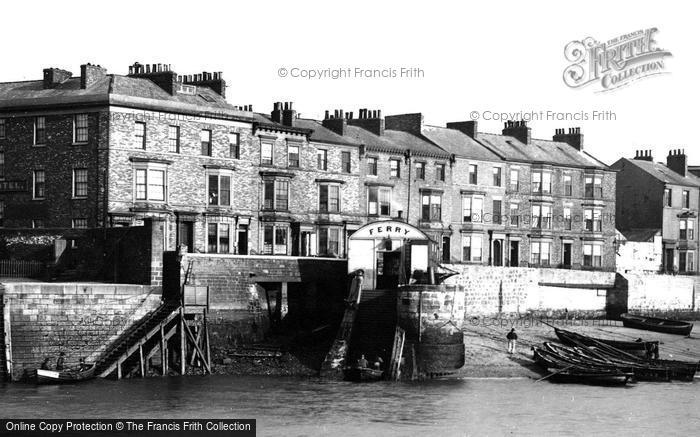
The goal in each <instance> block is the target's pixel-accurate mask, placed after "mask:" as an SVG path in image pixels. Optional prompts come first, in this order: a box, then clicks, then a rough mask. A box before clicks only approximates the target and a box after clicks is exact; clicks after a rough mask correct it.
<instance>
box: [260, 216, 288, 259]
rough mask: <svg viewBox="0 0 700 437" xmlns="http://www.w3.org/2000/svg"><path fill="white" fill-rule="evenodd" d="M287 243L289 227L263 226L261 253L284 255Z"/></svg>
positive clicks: (280, 225) (278, 225)
mask: <svg viewBox="0 0 700 437" xmlns="http://www.w3.org/2000/svg"><path fill="white" fill-rule="evenodd" d="M288 241H289V226H288V225H286V224H272V223H270V224H265V225H263V246H262V247H263V253H264V254H266V255H286V254H287V249H288Z"/></svg>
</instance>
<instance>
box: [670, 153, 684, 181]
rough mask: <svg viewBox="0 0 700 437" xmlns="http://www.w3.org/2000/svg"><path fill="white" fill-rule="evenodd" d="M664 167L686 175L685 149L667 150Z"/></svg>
mask: <svg viewBox="0 0 700 437" xmlns="http://www.w3.org/2000/svg"><path fill="white" fill-rule="evenodd" d="M666 167H668V168H670V169H671V170H673V171H675V172H676V173H678V174H679V175H681V176H683V177H686V176H687V175H688V156H687V155H686V154H685V149H675V150H669V152H668V156H667V157H666Z"/></svg>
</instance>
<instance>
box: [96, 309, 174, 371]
mask: <svg viewBox="0 0 700 437" xmlns="http://www.w3.org/2000/svg"><path fill="white" fill-rule="evenodd" d="M181 313H182V310H181V307H180V305H179V303H173V302H164V303H163V304H162V305H161V306H160V307H158V308H157V309H156V310H154V311H152V312H150V313H149V314H147V315H146V316H145V317H144V318H143V319H141V321H140V322H138V323H136V324H134V326H132V327H131V328H130V329H128V330H127V331H126V332H125V333H124V334H122V335H121V336H120V337H119V338H117V339H116V340H115V341H114V342H113V343H112V345H111V346H110V347H108V348H107V350H106V351H105V352H104V353H103V354H102V355H101V356H100V358H99V359H98V360H97V367H96V370H95V374H96V375H98V376H100V377H102V378H106V377H109V376H110V375H114V376H116V378H117V379H121V378H122V377H123V376H129V375H132V374H135V373H136V372H138V373H139V375H140V376H141V377H144V376H146V363H147V362H148V361H149V360H150V359H151V357H153V356H154V355H155V354H156V353H157V352H160V353H161V372H162V374H163V375H167V372H168V364H167V363H168V346H167V345H168V340H170V338H171V337H173V336H174V335H175V334H177V332H178V329H179V328H180V324H181V315H182V314H181Z"/></svg>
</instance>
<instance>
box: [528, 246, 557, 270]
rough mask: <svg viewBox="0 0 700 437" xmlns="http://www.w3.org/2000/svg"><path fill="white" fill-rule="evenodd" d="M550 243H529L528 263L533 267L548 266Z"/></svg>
mask: <svg viewBox="0 0 700 437" xmlns="http://www.w3.org/2000/svg"><path fill="white" fill-rule="evenodd" d="M551 249H552V243H551V242H549V241H539V240H535V241H531V242H530V263H531V264H533V265H535V266H548V265H549V263H550V258H551Z"/></svg>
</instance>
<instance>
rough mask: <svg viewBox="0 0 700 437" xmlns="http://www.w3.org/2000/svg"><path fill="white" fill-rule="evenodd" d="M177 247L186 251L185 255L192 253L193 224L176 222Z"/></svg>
mask: <svg viewBox="0 0 700 437" xmlns="http://www.w3.org/2000/svg"><path fill="white" fill-rule="evenodd" d="M177 246H178V248H180V247H182V248H185V250H187V253H192V252H194V223H192V222H184V221H178V222H177Z"/></svg>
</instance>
